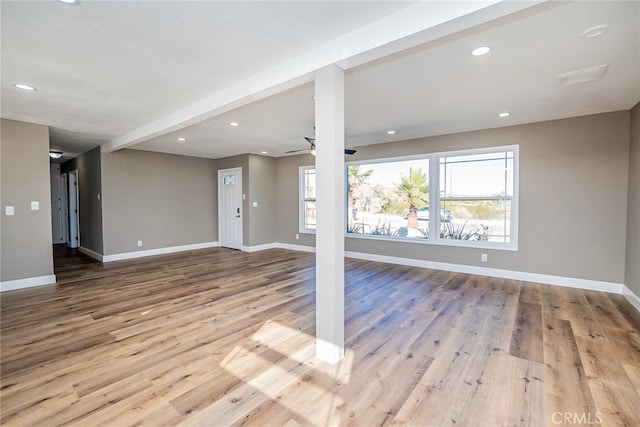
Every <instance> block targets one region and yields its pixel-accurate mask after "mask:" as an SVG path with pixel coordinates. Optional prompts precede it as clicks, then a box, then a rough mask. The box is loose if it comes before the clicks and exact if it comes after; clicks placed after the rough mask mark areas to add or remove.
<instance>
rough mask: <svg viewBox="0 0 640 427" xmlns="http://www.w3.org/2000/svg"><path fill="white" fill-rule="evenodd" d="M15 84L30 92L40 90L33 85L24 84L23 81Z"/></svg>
mask: <svg viewBox="0 0 640 427" xmlns="http://www.w3.org/2000/svg"><path fill="white" fill-rule="evenodd" d="M13 86H14V87H16V88H18V89H22V90H27V91H29V92H33V91H35V90H38V89H36V88H35V87H33V86H29V85H25V84H22V83H14V84H13Z"/></svg>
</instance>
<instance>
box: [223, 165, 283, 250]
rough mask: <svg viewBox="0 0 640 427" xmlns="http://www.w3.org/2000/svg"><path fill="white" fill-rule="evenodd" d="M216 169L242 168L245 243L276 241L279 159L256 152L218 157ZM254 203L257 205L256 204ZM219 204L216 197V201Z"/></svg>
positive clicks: (256, 243)
mask: <svg viewBox="0 0 640 427" xmlns="http://www.w3.org/2000/svg"><path fill="white" fill-rule="evenodd" d="M216 162H217V169H218V170H222V169H233V168H238V167H241V168H242V193H243V194H244V195H245V196H246V197H245V199H244V200H243V201H242V211H243V215H242V241H243V242H242V243H243V245H245V246H256V245H262V244H267V243H273V242H275V241H276V239H275V237H276V233H275V227H276V221H275V214H276V189H275V177H276V160H275V159H273V158H271V157H266V156H259V155H257V154H243V155H240V156H233V157H225V158H223V159H217V160H216ZM253 202H257V203H258V207H257V208H254V207H253ZM216 205H217V200H216Z"/></svg>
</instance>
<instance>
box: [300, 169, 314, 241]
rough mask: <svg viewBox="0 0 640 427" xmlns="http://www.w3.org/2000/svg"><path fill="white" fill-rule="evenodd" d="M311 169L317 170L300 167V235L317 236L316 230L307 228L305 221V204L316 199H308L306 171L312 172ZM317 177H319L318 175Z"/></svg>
mask: <svg viewBox="0 0 640 427" xmlns="http://www.w3.org/2000/svg"><path fill="white" fill-rule="evenodd" d="M310 169H314V170H315V169H316V166H315V165H308V166H300V167H299V168H298V233H302V234H316V229H315V228H307V227H305V225H306V221H305V212H306V209H305V202H307V201H310V200H313V201H315V200H316V199H315V198H314V199H311V198H309V199H308V198H306V197H305V196H306V194H305V193H306V192H305V190H306V186H305V178H306V173H305V172H306V171H308V170H310ZM316 176H317V175H316Z"/></svg>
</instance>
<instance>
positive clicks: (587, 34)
mask: <svg viewBox="0 0 640 427" xmlns="http://www.w3.org/2000/svg"><path fill="white" fill-rule="evenodd" d="M608 28H609V26H608V25H607V24H600V25H596V26H595V27H591V28H587V29H586V30H584V31H583V32H582V37H584V38H586V39H592V38H594V37H598V36H601V35H603V34H604V33H605V31H607V29H608Z"/></svg>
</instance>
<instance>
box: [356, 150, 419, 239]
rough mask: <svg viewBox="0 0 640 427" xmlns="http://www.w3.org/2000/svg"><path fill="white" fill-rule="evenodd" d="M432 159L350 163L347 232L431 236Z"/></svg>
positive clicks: (412, 236) (417, 237)
mask: <svg viewBox="0 0 640 427" xmlns="http://www.w3.org/2000/svg"><path fill="white" fill-rule="evenodd" d="M428 205H429V160H428V159H416V160H403V161H389V162H380V163H367V164H360V165H350V166H348V168H347V215H348V227H347V232H348V233H350V234H363V235H374V236H394V237H406V238H414V239H426V238H428V228H429V225H428V220H429V208H428Z"/></svg>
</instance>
